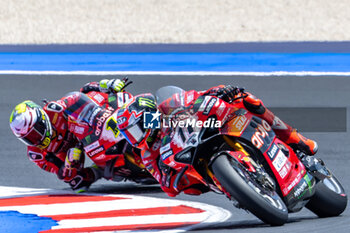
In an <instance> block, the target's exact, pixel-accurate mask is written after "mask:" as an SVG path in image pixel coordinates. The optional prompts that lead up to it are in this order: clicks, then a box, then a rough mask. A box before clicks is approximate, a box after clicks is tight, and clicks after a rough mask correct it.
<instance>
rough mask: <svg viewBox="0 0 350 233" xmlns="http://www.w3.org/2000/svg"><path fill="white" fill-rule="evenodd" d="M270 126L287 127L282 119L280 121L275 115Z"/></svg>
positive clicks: (276, 127) (275, 127)
mask: <svg viewBox="0 0 350 233" xmlns="http://www.w3.org/2000/svg"><path fill="white" fill-rule="evenodd" d="M272 128H274V129H287V126H286V125H285V124H284V123H283V121H281V119H279V118H278V117H276V116H275V118H274V119H273V123H272Z"/></svg>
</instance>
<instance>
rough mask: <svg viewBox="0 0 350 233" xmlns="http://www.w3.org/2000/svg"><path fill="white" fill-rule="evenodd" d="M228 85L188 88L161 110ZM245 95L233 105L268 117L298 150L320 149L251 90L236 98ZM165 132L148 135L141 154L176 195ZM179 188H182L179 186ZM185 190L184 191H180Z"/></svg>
mask: <svg viewBox="0 0 350 233" xmlns="http://www.w3.org/2000/svg"><path fill="white" fill-rule="evenodd" d="M222 88H224V86H217V87H213V88H210V89H209V90H207V91H201V92H197V91H194V90H191V91H187V92H185V93H184V96H183V98H179V97H178V96H176V95H178V94H176V95H175V96H173V98H171V99H168V100H166V101H164V102H163V103H161V104H160V105H159V106H158V109H159V111H160V112H162V113H163V114H166V115H169V114H170V113H171V112H172V111H173V110H175V109H176V108H177V107H180V106H183V104H185V106H187V105H190V104H192V102H193V101H194V100H196V99H197V98H198V97H199V96H200V95H213V96H217V94H218V93H219V92H220V91H221V89H222ZM241 95H244V98H238V99H237V100H235V101H234V102H233V103H232V104H235V105H236V106H237V107H239V108H244V109H246V110H248V111H250V112H251V113H253V114H254V115H256V116H258V117H260V118H262V119H264V120H266V121H267V122H268V123H269V124H270V125H271V126H272V128H273V129H274V131H275V133H276V135H277V137H279V138H280V139H281V140H282V141H284V142H286V143H287V144H289V145H291V146H292V147H294V148H295V149H298V150H301V151H303V152H305V153H307V154H314V153H316V151H317V143H316V142H314V141H313V140H310V139H306V138H305V137H303V136H301V135H300V134H299V133H297V132H296V130H295V129H293V128H292V127H291V126H289V125H288V124H286V123H285V122H283V121H282V120H280V119H279V118H278V117H277V116H275V115H274V114H273V113H272V112H271V111H270V110H268V109H267V108H266V107H265V106H264V105H263V103H262V101H261V100H260V99H257V98H256V97H255V96H253V95H252V94H250V93H237V94H236V96H235V97H239V96H241ZM161 140H162V138H161V134H160V131H159V130H158V131H155V132H153V134H151V135H150V136H149V138H147V142H148V143H147V144H143V145H142V146H141V147H138V148H139V149H141V155H142V160H143V163H144V164H145V166H146V168H147V169H148V171H149V172H150V173H151V174H152V175H153V176H154V178H155V179H156V180H157V181H158V182H159V183H160V185H161V188H162V190H163V191H164V192H166V193H167V194H168V195H169V196H172V197H174V196H176V195H177V194H178V193H179V191H177V190H175V189H174V185H173V183H174V181H175V179H176V173H175V171H174V170H173V169H172V168H170V167H168V166H167V165H165V164H164V163H162V159H161V158H159V157H160V151H159V149H160V146H161ZM178 190H179V189H178ZM180 191H181V190H180ZM183 191H184V193H188V194H199V193H196V190H193V189H187V190H183Z"/></svg>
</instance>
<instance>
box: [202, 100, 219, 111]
mask: <svg viewBox="0 0 350 233" xmlns="http://www.w3.org/2000/svg"><path fill="white" fill-rule="evenodd" d="M216 101H217V99H216V98H214V97H213V98H211V99H210V101H209V103H208V104H207V106H206V107H205V109H204V111H203V115H208V114H209V113H210V110H211V109H212V108H213V106H214V105H215V103H216Z"/></svg>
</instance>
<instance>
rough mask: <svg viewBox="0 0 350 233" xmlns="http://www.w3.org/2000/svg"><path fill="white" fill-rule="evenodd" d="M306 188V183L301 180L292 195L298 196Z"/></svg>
mask: <svg viewBox="0 0 350 233" xmlns="http://www.w3.org/2000/svg"><path fill="white" fill-rule="evenodd" d="M306 188H307V183H306V182H305V181H303V183H302V184H301V185H300V186H299V187H298V188H297V189H296V190H295V191H294V193H293V195H294V197H299V196H300V194H302V192H303V191H304V190H305V189H306Z"/></svg>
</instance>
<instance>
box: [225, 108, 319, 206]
mask: <svg viewBox="0 0 350 233" xmlns="http://www.w3.org/2000/svg"><path fill="white" fill-rule="evenodd" d="M237 119H239V120H237ZM237 125H238V126H237ZM221 134H226V135H230V136H234V137H236V138H237V139H239V140H243V141H248V142H249V143H251V144H253V145H254V146H255V147H256V148H257V149H259V151H260V152H261V154H262V155H263V156H264V158H265V160H266V161H267V162H268V164H269V167H270V168H271V170H272V172H273V174H274V176H275V177H276V180H277V182H278V184H279V187H280V190H281V193H282V195H283V197H284V199H285V202H286V203H287V206H288V208H289V209H290V210H291V211H294V210H296V209H300V208H301V207H302V206H303V205H304V204H305V203H304V204H300V199H301V198H302V199H307V198H308V197H310V196H311V195H312V194H313V192H314V184H315V180H314V178H313V176H311V175H310V174H308V173H307V172H306V169H305V167H304V165H303V164H302V163H301V161H300V160H299V159H298V157H297V155H296V154H295V153H294V151H293V150H292V149H291V148H290V147H289V146H288V145H286V144H285V143H284V142H282V141H281V140H279V139H278V138H277V137H276V135H275V133H274V132H273V130H272V128H271V126H269V125H268V124H267V122H266V121H264V120H262V119H260V118H258V117H256V116H253V115H252V114H250V113H246V114H244V115H242V116H238V117H234V118H233V119H231V120H230V121H229V122H228V123H227V124H226V125H225V126H224V127H223V128H222V130H221ZM295 205H300V206H301V207H300V208H299V206H295Z"/></svg>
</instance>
